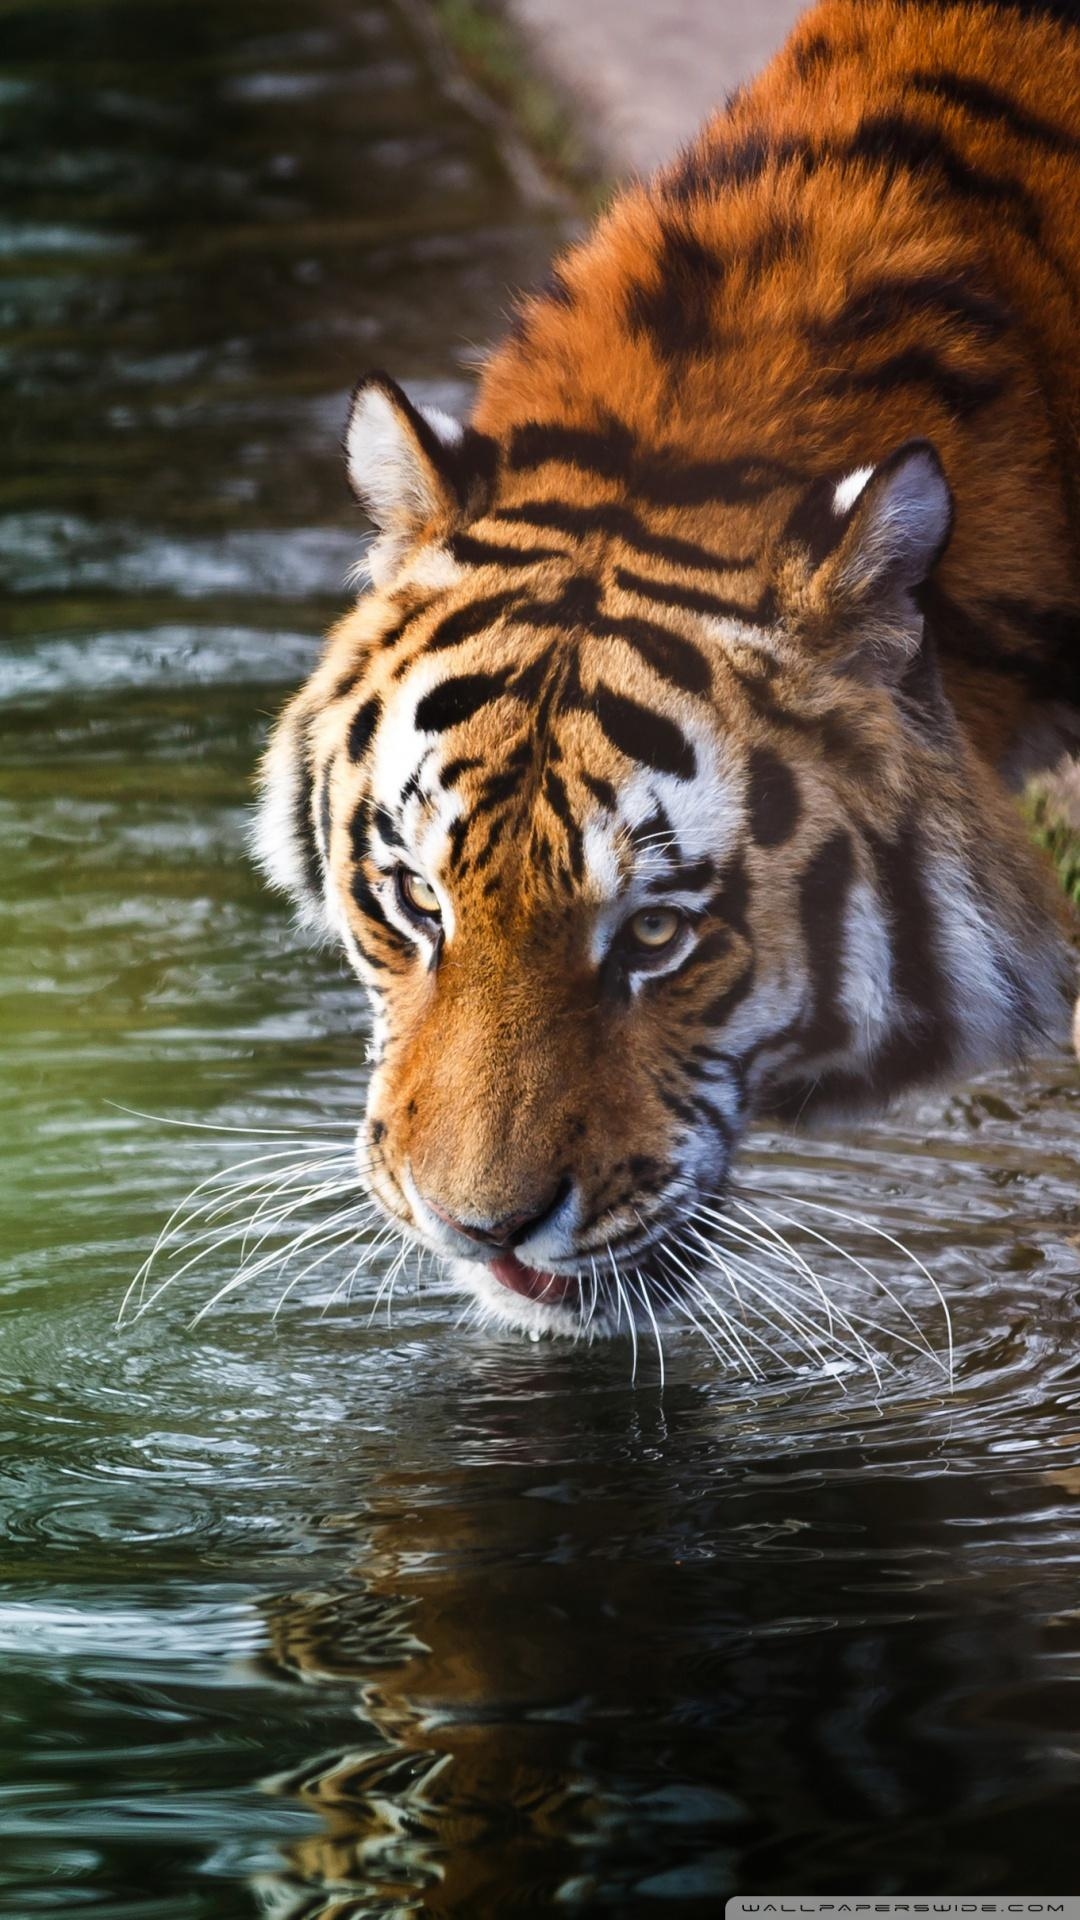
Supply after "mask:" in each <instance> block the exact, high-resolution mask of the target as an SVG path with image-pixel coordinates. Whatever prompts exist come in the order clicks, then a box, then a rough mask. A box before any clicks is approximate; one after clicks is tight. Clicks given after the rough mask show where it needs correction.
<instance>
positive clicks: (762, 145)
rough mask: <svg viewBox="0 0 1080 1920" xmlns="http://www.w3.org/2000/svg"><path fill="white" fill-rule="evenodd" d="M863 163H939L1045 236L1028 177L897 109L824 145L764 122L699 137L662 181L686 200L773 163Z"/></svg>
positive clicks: (746, 180) (973, 196)
mask: <svg viewBox="0 0 1080 1920" xmlns="http://www.w3.org/2000/svg"><path fill="white" fill-rule="evenodd" d="M860 163H866V164H868V165H871V166H879V167H884V168H886V170H887V171H888V172H889V173H896V172H899V171H903V172H905V173H920V172H923V171H926V170H928V169H933V170H934V171H936V172H938V173H940V174H941V175H943V177H944V179H945V180H946V182H947V184H948V186H949V187H950V188H951V190H952V191H953V193H955V194H956V195H957V197H958V198H959V199H967V200H975V201H978V202H980V203H981V204H984V205H994V206H998V207H1001V208H1003V209H1007V210H1009V211H1010V212H1011V213H1013V214H1014V215H1015V216H1016V217H1017V219H1018V220H1019V223H1020V225H1021V227H1022V228H1023V229H1024V231H1025V232H1027V233H1028V234H1029V236H1030V237H1031V238H1033V239H1037V238H1038V235H1039V231H1040V218H1039V210H1038V206H1037V205H1036V202H1035V200H1034V198H1033V196H1032V195H1031V194H1030V193H1029V192H1028V190H1027V188H1026V187H1025V186H1024V185H1023V184H1022V183H1021V181H1019V180H1016V179H1013V178H1011V177H1010V176H1009V175H1007V174H996V173H988V172H986V171H985V169H983V168H982V167H979V166H976V165H975V163H974V162H973V161H971V160H967V159H965V158H964V156H963V154H961V153H960V152H959V150H958V149H957V148H956V147H955V146H954V145H953V144H952V142H951V141H950V140H949V139H948V138H947V137H946V135H945V134H944V133H942V132H941V131H940V129H939V128H937V127H933V126H928V125H926V124H925V123H923V122H921V121H918V120H912V119H909V118H908V116H907V115H906V114H904V113H901V112H898V111H895V110H893V111H891V112H883V113H875V114H870V115H868V117H867V118H866V119H865V120H864V121H863V122H862V123H861V125H860V126H859V127H858V128H857V130H856V132H855V133H854V134H853V135H852V136H851V138H850V139H849V140H846V141H842V142H835V141H824V142H823V143H822V144H821V145H820V146H819V147H817V148H815V147H814V146H813V145H812V143H811V142H810V141H809V140H807V139H805V138H796V137H785V138H783V139H774V138H773V137H772V135H770V134H769V133H768V132H767V131H766V130H765V129H761V128H759V129H757V130H756V131H755V132H753V133H750V134H746V135H744V136H743V138H742V139H740V140H738V141H736V142H735V144H734V145H733V146H731V147H727V148H720V149H717V148H716V147H714V146H709V145H706V146H702V145H700V144H699V145H698V146H696V147H694V148H692V149H691V150H690V152H689V153H688V154H687V155H685V156H684V158H683V159H682V161H681V162H679V163H678V164H677V166H676V167H675V168H674V169H673V170H672V171H671V172H670V173H669V174H667V175H666V176H665V178H664V181H663V186H664V189H665V191H666V192H667V193H668V194H669V195H670V196H672V197H673V198H675V199H685V198H687V197H690V196H693V195H697V194H707V195H715V194H717V193H719V192H723V191H727V192H730V191H731V190H732V189H735V188H738V187H742V186H747V185H749V184H750V183H751V182H753V181H755V180H759V179H761V177H762V175H763V174H765V173H766V172H768V171H769V170H770V169H771V168H779V167H788V166H793V165H798V166H799V167H801V168H802V171H803V173H804V174H805V175H807V176H809V175H810V174H812V173H814V172H816V171H817V169H818V168H819V167H821V166H825V165H830V164H839V165H841V166H843V165H851V164H856V165H857V164H860Z"/></svg>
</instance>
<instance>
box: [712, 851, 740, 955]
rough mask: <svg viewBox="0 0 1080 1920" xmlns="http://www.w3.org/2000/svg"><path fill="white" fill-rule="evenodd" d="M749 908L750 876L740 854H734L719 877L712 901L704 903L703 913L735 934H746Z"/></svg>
mask: <svg viewBox="0 0 1080 1920" xmlns="http://www.w3.org/2000/svg"><path fill="white" fill-rule="evenodd" d="M749 908H750V875H749V872H748V871H747V866H746V861H745V859H744V857H743V855H742V854H741V853H736V854H734V855H733V856H732V858H731V859H730V860H729V861H728V863H727V866H726V867H725V868H724V871H723V873H722V874H721V876H720V884H719V886H718V887H717V890H716V892H715V893H714V894H713V896H712V899H711V900H708V901H706V903H705V911H706V913H708V914H711V915H714V916H715V917H716V918H717V919H720V920H723V922H724V924H725V925H726V926H729V927H732V928H733V929H734V931H735V932H736V933H741V934H743V935H746V934H747V932H748V928H747V924H746V916H747V913H748V911H749Z"/></svg>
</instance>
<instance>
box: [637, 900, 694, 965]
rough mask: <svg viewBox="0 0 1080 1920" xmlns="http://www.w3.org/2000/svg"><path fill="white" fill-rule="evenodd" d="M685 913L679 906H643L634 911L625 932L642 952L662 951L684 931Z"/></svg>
mask: <svg viewBox="0 0 1080 1920" xmlns="http://www.w3.org/2000/svg"><path fill="white" fill-rule="evenodd" d="M683 925H684V918H683V915H682V914H681V913H680V912H679V910H678V908H677V907H642V909H641V911H640V913H632V914H631V915H630V918H629V920H628V921H627V922H626V926H625V928H624V932H625V934H626V937H627V939H628V941H629V943H630V945H631V946H632V947H637V948H638V950H639V951H640V952H641V953H646V954H654V953H662V952H663V950H664V948H665V947H670V945H671V943H672V941H673V940H675V939H676V938H677V936H678V935H679V934H680V933H681V932H682V929H683Z"/></svg>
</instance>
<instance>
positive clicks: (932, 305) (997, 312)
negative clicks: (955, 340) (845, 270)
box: [808, 273, 1012, 346]
mask: <svg viewBox="0 0 1080 1920" xmlns="http://www.w3.org/2000/svg"><path fill="white" fill-rule="evenodd" d="M912 317H918V318H923V317H940V318H941V319H944V320H955V321H956V322H958V323H959V324H960V325H962V326H964V327H967V328H968V329H969V330H970V331H972V332H975V333H978V334H981V335H982V336H983V337H984V338H985V339H987V340H997V339H999V338H1000V336H1001V335H1002V334H1003V333H1004V332H1006V330H1007V329H1008V328H1009V326H1011V324H1012V322H1011V318H1010V316H1009V313H1008V311H1007V310H1006V308H1005V307H1003V306H1002V305H1001V303H1000V301H998V300H995V299H993V298H992V297H991V296H990V295H989V294H985V293H977V292H976V291H975V289H974V288H972V287H970V286H969V285H968V284H967V283H966V282H965V281H964V280H963V279H961V278H960V277H959V276H958V275H953V274H947V273H924V274H911V275H909V276H908V277H906V278H904V277H901V276H896V277H894V278H891V279H890V278H888V277H886V278H885V279H882V280H876V281H874V282H873V284H872V285H871V286H868V287H859V288H858V289H857V290H856V292H854V293H852V294H850V295H849V296H848V298H847V300H845V302H844V304H843V306H842V307H841V308H840V310H839V312H838V313H835V314H833V316H832V318H831V319H828V320H824V319H819V320H815V321H813V322H812V323H811V325H810V327H809V328H808V332H809V334H810V336H811V338H812V339H813V340H815V341H816V342H817V343H818V344H819V345H822V346H840V345H846V344H847V343H848V342H850V341H854V340H865V339H866V338H868V336H869V335H871V334H874V333H879V332H883V331H885V330H887V329H892V328H894V327H896V326H898V325H900V324H902V322H903V321H905V320H907V319H910V318H912Z"/></svg>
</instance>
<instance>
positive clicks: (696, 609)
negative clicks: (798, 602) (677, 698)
mask: <svg viewBox="0 0 1080 1920" xmlns="http://www.w3.org/2000/svg"><path fill="white" fill-rule="evenodd" d="M615 584H616V586H619V587H624V588H625V589H626V591H627V593H640V594H641V596H642V598H643V599H646V600H655V601H656V602H657V605H658V606H662V607H683V608H685V609H686V611H687V612H688V613H704V614H711V615H712V616H713V617H714V618H716V619H719V620H741V621H742V622H743V624H744V625H746V626H755V625H757V626H762V625H765V624H767V623H768V622H769V621H770V620H772V619H773V618H775V613H776V606H775V599H774V595H773V592H772V589H771V588H768V587H766V588H765V589H764V591H763V592H762V593H761V594H760V595H759V597H758V599H757V600H755V601H754V603H753V605H752V606H748V605H747V604H746V602H745V600H728V599H725V598H724V597H723V596H722V595H720V594H718V593H706V592H704V591H703V590H702V589H701V588H699V587H680V586H678V585H676V583H675V582H673V581H671V580H650V579H648V578H647V577H646V576H645V575H644V574H641V573H631V571H630V570H629V568H628V567H616V569H615ZM710 684H711V680H710Z"/></svg>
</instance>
